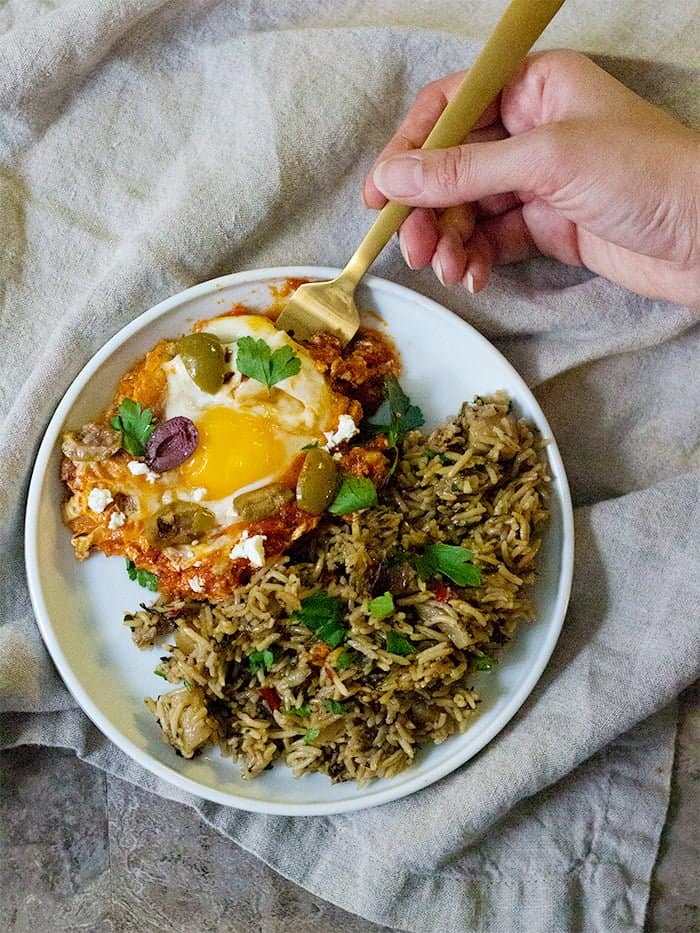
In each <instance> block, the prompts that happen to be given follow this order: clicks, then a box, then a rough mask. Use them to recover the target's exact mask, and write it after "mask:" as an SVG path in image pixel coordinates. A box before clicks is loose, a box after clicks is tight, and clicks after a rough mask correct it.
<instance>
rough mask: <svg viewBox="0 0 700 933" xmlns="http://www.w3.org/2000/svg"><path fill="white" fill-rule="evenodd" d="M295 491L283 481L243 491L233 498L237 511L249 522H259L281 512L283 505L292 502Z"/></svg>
mask: <svg viewBox="0 0 700 933" xmlns="http://www.w3.org/2000/svg"><path fill="white" fill-rule="evenodd" d="M293 498H294V492H293V491H292V490H291V489H290V488H289V486H283V485H282V483H270V485H269V486H263V487H261V488H260V489H252V490H251V491H250V492H243V493H241V495H240V496H236V498H235V499H234V500H233V507H234V509H235V510H236V512H237V513H238V514H239V515H240V516H241V518H244V519H245V520H246V521H247V522H259V521H260V520H261V519H263V518H269V517H270V515H274V514H275V512H279V510H280V509H281V508H282V506H283V505H286V504H287V503H288V502H291V501H292V499H293Z"/></svg>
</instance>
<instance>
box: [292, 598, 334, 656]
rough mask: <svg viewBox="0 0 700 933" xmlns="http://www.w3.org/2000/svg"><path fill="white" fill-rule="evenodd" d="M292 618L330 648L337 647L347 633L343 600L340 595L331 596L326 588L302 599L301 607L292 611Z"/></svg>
mask: <svg viewBox="0 0 700 933" xmlns="http://www.w3.org/2000/svg"><path fill="white" fill-rule="evenodd" d="M291 618H292V619H298V620H299V621H300V622H301V623H302V625H305V626H306V627H307V628H308V629H309V631H310V632H313V633H314V635H316V637H317V638H318V639H319V640H320V641H323V642H325V643H326V644H327V645H328V646H329V648H337V647H338V645H339V644H340V643H341V642H342V641H344V640H345V636H346V635H347V631H348V630H347V628H346V626H345V623H344V622H343V611H342V600H341V599H340V598H339V597H338V596H329V594H328V593H327V592H326V590H317V591H316V592H315V593H312V594H311V595H310V596H307V597H305V598H304V599H302V601H301V607H300V608H299V609H297V610H296V611H295V612H293V613H292V615H291Z"/></svg>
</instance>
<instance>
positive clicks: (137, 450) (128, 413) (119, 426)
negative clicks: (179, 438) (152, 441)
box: [111, 398, 155, 457]
mask: <svg viewBox="0 0 700 933" xmlns="http://www.w3.org/2000/svg"><path fill="white" fill-rule="evenodd" d="M111 425H112V427H113V428H114V430H115V431H121V432H122V447H123V448H124V450H125V451H126V452H127V453H129V454H131V455H132V456H133V457H143V455H144V453H145V452H146V443H147V441H148V438H149V437H150V436H151V434H152V433H153V429H154V428H155V421H154V418H153V412H152V411H151V409H150V408H143V409H142V408H141V406H140V405H139V403H138V402H134V401H133V399H130V398H123V399H122V400H121V402H120V403H119V408H118V409H117V414H116V415H114V417H113V418H112V419H111Z"/></svg>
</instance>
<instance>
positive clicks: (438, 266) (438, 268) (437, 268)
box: [433, 256, 445, 285]
mask: <svg viewBox="0 0 700 933" xmlns="http://www.w3.org/2000/svg"><path fill="white" fill-rule="evenodd" d="M433 272H434V273H435V275H436V276H437V277H438V279H439V280H440V284H441V285H444V284H445V273H444V271H443V268H442V262H441V261H440V257H439V256H436V257H435V261H434V262H433Z"/></svg>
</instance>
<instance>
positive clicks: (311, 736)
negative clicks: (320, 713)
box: [304, 729, 321, 745]
mask: <svg viewBox="0 0 700 933" xmlns="http://www.w3.org/2000/svg"><path fill="white" fill-rule="evenodd" d="M320 734H321V730H320V729H309V731H308V732H305V733H304V745H310V744H311V743H312V742H314V741H315V740H316V739H317V738H318V737H319V735H320Z"/></svg>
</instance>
